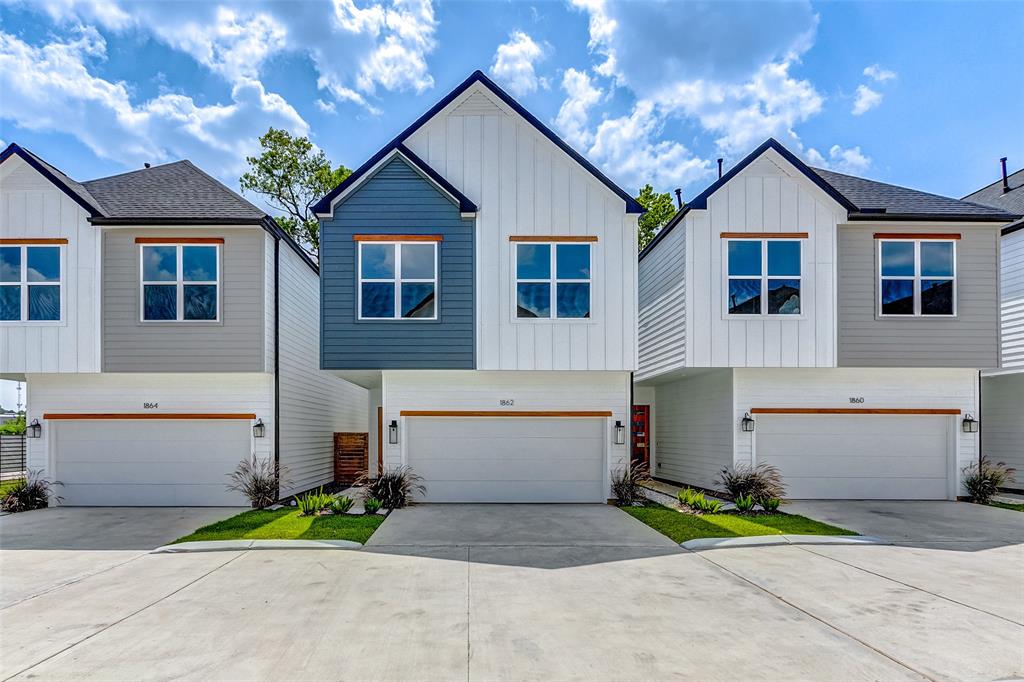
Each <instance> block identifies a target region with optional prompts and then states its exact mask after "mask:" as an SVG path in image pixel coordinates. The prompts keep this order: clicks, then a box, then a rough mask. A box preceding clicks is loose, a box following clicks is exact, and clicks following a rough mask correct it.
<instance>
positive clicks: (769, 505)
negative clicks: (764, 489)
mask: <svg viewBox="0 0 1024 682" xmlns="http://www.w3.org/2000/svg"><path fill="white" fill-rule="evenodd" d="M780 504H782V500H780V499H779V498H777V497H767V498H765V499H763V500H761V508H762V509H764V510H765V511H766V512H768V513H770V514H775V513H776V512H778V511H779V505H780Z"/></svg>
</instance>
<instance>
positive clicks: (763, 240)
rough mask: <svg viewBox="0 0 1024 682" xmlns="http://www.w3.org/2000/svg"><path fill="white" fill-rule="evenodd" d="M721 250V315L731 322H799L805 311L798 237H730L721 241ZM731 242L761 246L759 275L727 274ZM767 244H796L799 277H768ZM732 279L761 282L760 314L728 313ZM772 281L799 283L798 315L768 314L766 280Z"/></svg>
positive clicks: (802, 241) (801, 251) (802, 258)
mask: <svg viewBox="0 0 1024 682" xmlns="http://www.w3.org/2000/svg"><path fill="white" fill-rule="evenodd" d="M722 241H723V242H724V247H723V249H722V273H723V274H724V277H723V278H722V280H723V282H722V304H723V305H722V314H723V316H725V317H726V318H728V319H731V320H758V319H761V318H765V317H770V318H772V319H773V320H774V319H779V320H799V319H801V318H803V317H804V316H805V315H806V313H807V311H806V310H805V309H804V241H805V238H803V237H800V238H797V237H786V238H777V239H776V238H773V237H750V238H743V237H730V238H728V239H723V240H722ZM732 242H760V244H761V274H760V275H731V274H729V244H731V243H732ZM768 242H796V243H797V247H798V248H799V249H800V256H799V258H800V274H799V275H769V274H768ZM734 279H760V280H761V312H760V313H748V314H745V313H731V312H729V282H730V281H731V280H734ZM772 279H795V280H797V281H799V282H800V312H799V313H795V314H793V313H788V314H787V313H769V312H768V280H772Z"/></svg>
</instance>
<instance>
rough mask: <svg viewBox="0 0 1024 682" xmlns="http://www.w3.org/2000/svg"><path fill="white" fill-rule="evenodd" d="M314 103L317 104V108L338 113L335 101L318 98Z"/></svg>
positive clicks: (329, 112) (327, 112)
mask: <svg viewBox="0 0 1024 682" xmlns="http://www.w3.org/2000/svg"><path fill="white" fill-rule="evenodd" d="M314 104H316V108H317V109H319V110H320V111H322V112H324V113H325V114H336V113H338V108H337V107H336V106H334V102H325V101H323V100H322V99H317V100H316V102H314Z"/></svg>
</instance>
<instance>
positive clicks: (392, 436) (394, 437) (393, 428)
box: [388, 419, 398, 445]
mask: <svg viewBox="0 0 1024 682" xmlns="http://www.w3.org/2000/svg"><path fill="white" fill-rule="evenodd" d="M388 443H389V444H391V445H397V444H398V420H397V419H392V420H391V423H390V424H388Z"/></svg>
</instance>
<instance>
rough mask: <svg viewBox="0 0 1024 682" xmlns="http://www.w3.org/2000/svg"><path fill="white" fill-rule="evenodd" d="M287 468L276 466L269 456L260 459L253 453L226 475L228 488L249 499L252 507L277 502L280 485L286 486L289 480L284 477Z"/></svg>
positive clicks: (257, 507)
mask: <svg viewBox="0 0 1024 682" xmlns="http://www.w3.org/2000/svg"><path fill="white" fill-rule="evenodd" d="M286 473H287V469H285V467H280V466H278V465H277V464H276V463H275V462H274V460H273V459H272V458H270V457H266V458H263V459H260V458H259V457H257V456H256V454H255V453H253V455H252V456H251V457H249V458H247V459H243V460H242V461H241V462H239V463H238V466H237V467H235V471H234V473H232V474H229V475H228V478H229V479H230V480H231V483H230V484H228V486H227V489H228V490H234V491H237V492H240V493H242V494H243V495H245V496H246V497H247V498H248V499H249V504H251V505H252V508H253V509H263V508H264V507H269V506H270V505H272V504H274V503H275V502H277V493H278V490H279V489H280V487H282V486H283V487H287V486H288V485H290V484H291V481H289V480H287V479H286V478H285V476H286Z"/></svg>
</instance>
